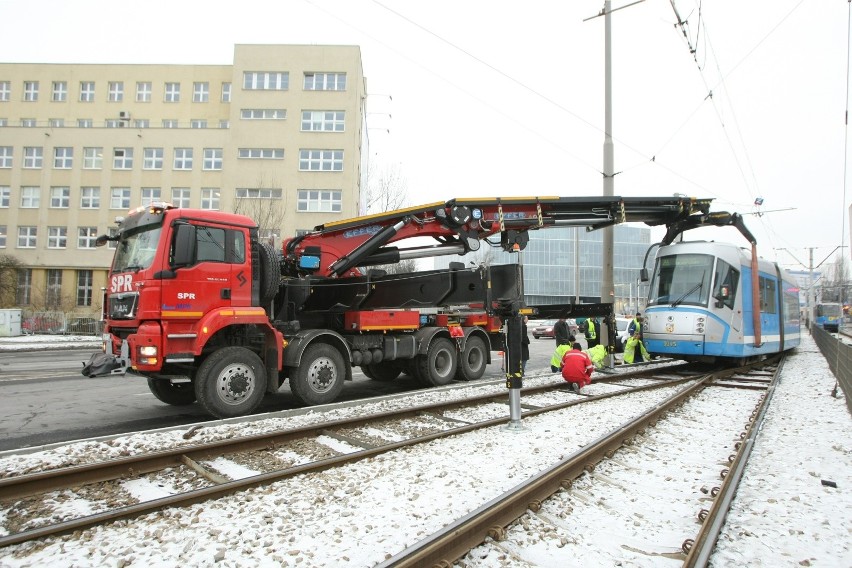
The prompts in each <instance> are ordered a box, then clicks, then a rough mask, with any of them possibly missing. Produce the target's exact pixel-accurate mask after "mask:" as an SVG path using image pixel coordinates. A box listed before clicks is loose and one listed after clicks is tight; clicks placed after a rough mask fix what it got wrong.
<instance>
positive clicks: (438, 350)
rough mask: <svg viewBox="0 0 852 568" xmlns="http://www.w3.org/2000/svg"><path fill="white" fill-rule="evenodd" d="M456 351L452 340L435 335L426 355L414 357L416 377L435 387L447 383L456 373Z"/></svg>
mask: <svg viewBox="0 0 852 568" xmlns="http://www.w3.org/2000/svg"><path fill="white" fill-rule="evenodd" d="M457 353H458V351H457V350H456V347H455V345H453V342H452V341H450V340H449V339H447V338H446V337H436V338H435V339H433V340H432V343H430V344H429V350H428V351H427V352H426V355H420V356H418V357H417V359H415V365H416V367H417V378H418V379H419V380H420V381H421V382H423V383H425V384H428V385H432V386H436V387H437V386H441V385H446V384H449V383H450V381H452V380H453V377H455V375H456V367H457V366H458V357H457Z"/></svg>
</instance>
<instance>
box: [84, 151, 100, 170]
mask: <svg viewBox="0 0 852 568" xmlns="http://www.w3.org/2000/svg"><path fill="white" fill-rule="evenodd" d="M103 157H104V149H103V148H100V147H97V148H96V147H94V146H92V147H88V148H83V169H84V170H99V169H101V168H103V162H104V160H103Z"/></svg>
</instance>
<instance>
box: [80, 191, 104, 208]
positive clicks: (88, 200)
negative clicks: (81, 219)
mask: <svg viewBox="0 0 852 568" xmlns="http://www.w3.org/2000/svg"><path fill="white" fill-rule="evenodd" d="M100 208H101V188H99V187H81V188H80V209H100Z"/></svg>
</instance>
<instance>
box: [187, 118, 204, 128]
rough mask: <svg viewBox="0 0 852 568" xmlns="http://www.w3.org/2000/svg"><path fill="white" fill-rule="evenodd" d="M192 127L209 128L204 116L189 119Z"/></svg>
mask: <svg viewBox="0 0 852 568" xmlns="http://www.w3.org/2000/svg"><path fill="white" fill-rule="evenodd" d="M189 127H190V128H207V121H206V120H205V119H203V118H193V119H191V120H190V121H189Z"/></svg>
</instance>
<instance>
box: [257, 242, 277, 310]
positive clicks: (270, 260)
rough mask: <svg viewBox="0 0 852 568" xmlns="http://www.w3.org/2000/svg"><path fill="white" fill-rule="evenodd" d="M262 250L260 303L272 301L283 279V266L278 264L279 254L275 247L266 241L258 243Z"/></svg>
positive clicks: (259, 248) (263, 304) (264, 303)
mask: <svg viewBox="0 0 852 568" xmlns="http://www.w3.org/2000/svg"><path fill="white" fill-rule="evenodd" d="M258 250H259V251H260V263H259V264H260V304H261V305H262V306H265V305H266V304H268V303H270V302H271V301H272V300H273V299H274V298H275V295H276V294H277V293H278V282H279V281H280V280H281V268H280V267H279V265H278V254H277V253H276V252H275V247H274V246H272V245H271V244H269V243H266V242H260V243H258Z"/></svg>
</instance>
